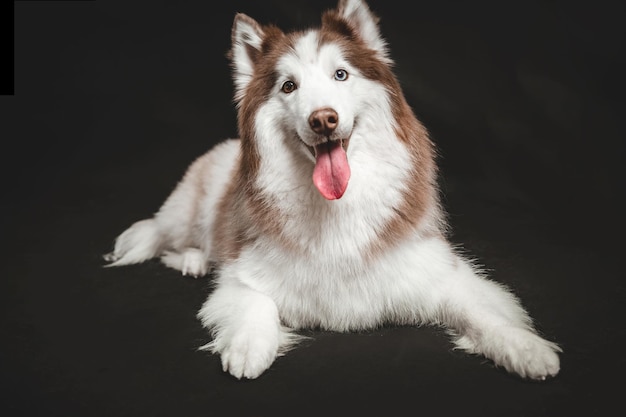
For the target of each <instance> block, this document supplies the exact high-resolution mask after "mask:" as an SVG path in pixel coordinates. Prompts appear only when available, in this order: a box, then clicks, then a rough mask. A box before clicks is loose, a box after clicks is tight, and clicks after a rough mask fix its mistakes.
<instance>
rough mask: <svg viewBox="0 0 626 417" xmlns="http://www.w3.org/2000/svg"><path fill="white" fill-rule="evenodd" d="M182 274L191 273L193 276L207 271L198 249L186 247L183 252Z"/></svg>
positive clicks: (202, 255)
mask: <svg viewBox="0 0 626 417" xmlns="http://www.w3.org/2000/svg"><path fill="white" fill-rule="evenodd" d="M182 273H183V275H191V276H192V277H194V278H198V277H201V276H203V275H206V273H207V262H206V259H205V256H204V253H202V251H201V250H199V249H187V250H186V251H185V252H184V253H183V267H182Z"/></svg>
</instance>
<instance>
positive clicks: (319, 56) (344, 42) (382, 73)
mask: <svg viewBox="0 0 626 417" xmlns="http://www.w3.org/2000/svg"><path fill="white" fill-rule="evenodd" d="M230 58H231V62H232V67H233V77H234V82H235V101H236V102H237V105H238V107H239V130H240V134H241V136H242V141H243V143H244V147H245V146H246V141H248V140H251V139H255V138H256V139H257V140H258V137H259V136H264V137H271V136H273V137H278V136H280V134H282V133H283V132H288V134H289V136H291V138H290V139H289V140H291V141H293V142H297V146H296V147H295V148H294V149H296V152H303V153H305V154H306V155H307V157H308V159H310V160H311V162H312V163H314V164H315V165H314V170H313V182H314V183H315V185H316V187H317V188H318V190H319V191H320V193H321V194H322V195H323V196H324V197H325V198H327V199H336V198H340V197H341V196H342V195H343V193H344V191H345V190H346V187H347V184H348V180H349V178H350V166H349V163H348V155H347V150H348V146H349V144H350V139H351V138H352V136H353V133H354V131H355V129H357V125H367V123H370V124H372V125H376V123H377V120H375V119H376V118H378V117H381V118H382V117H386V115H385V111H384V109H381V108H378V107H377V106H379V103H387V108H388V102H389V98H388V90H389V89H388V88H386V85H385V84H386V83H387V84H389V83H390V82H393V80H394V78H393V75H392V74H391V70H390V64H391V61H390V59H389V58H388V56H387V49H386V45H385V42H384V40H383V39H382V38H381V36H380V33H379V28H378V19H377V18H376V16H375V15H374V14H373V13H372V12H371V11H370V10H369V8H368V6H367V5H366V4H365V3H364V2H363V1H361V0H339V4H338V6H337V8H336V9H334V10H330V11H327V12H326V13H324V15H323V18H322V25H321V27H320V28H319V29H315V30H308V31H299V32H289V33H284V32H283V31H281V30H280V29H278V28H277V27H275V26H262V25H261V24H259V23H257V22H256V21H255V20H254V19H252V18H250V17H248V16H246V15H244V14H237V15H236V17H235V21H234V24H233V29H232V49H231V51H230ZM374 80H375V81H376V82H374ZM260 113H262V114H263V116H262V117H260V116H259V114H260ZM387 113H388V111H387ZM364 119H368V120H364ZM248 146H249V148H250V149H249V150H250V151H251V152H253V151H255V150H254V149H252V148H253V147H254V146H257V145H253V144H248ZM276 146H279V145H276ZM244 152H245V150H244Z"/></svg>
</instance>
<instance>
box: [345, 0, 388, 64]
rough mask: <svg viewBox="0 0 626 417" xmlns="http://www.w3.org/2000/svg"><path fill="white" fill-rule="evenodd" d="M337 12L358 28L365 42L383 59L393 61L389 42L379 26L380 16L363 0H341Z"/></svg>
mask: <svg viewBox="0 0 626 417" xmlns="http://www.w3.org/2000/svg"><path fill="white" fill-rule="evenodd" d="M337 12H338V14H339V16H340V17H342V18H343V19H344V20H346V21H347V22H348V23H349V24H350V25H351V26H352V27H353V28H354V29H355V30H356V32H357V34H358V35H359V36H360V37H361V39H363V41H365V44H366V45H367V46H368V47H369V48H370V49H373V50H374V51H376V52H377V54H378V57H379V58H380V59H381V60H383V61H384V62H387V63H391V60H390V59H389V57H388V51H387V43H386V42H385V40H384V39H383V38H382V36H381V35H380V30H379V28H378V17H377V16H376V15H374V13H372V12H371V10H370V9H369V7H368V6H367V4H366V3H365V2H364V1H363V0H339V4H338V6H337Z"/></svg>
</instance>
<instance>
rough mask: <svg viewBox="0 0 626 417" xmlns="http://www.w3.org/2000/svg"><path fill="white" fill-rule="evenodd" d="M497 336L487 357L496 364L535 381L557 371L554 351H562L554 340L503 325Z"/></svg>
mask: <svg viewBox="0 0 626 417" xmlns="http://www.w3.org/2000/svg"><path fill="white" fill-rule="evenodd" d="M500 337H501V339H500V340H499V343H496V344H495V347H496V349H494V352H493V357H491V359H492V360H493V361H494V362H495V363H496V365H500V366H503V367H504V368H505V369H506V370H507V371H509V372H512V373H516V374H518V375H519V376H521V377H522V378H529V379H535V380H545V379H546V378H548V377H552V376H555V375H556V374H558V373H559V369H560V361H559V356H558V354H557V352H562V350H561V348H560V347H558V346H557V345H556V344H555V343H552V342H549V341H547V340H545V339H542V338H541V337H540V336H538V335H537V334H535V333H533V332H531V331H528V330H524V329H518V328H503V329H501V333H500ZM488 356H492V355H488Z"/></svg>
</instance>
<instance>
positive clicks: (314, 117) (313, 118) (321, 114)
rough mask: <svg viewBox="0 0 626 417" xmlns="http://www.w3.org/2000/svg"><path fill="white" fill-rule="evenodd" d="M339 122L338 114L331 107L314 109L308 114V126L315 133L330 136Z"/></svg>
mask: <svg viewBox="0 0 626 417" xmlns="http://www.w3.org/2000/svg"><path fill="white" fill-rule="evenodd" d="M338 124H339V115H338V114H337V112H336V111H335V110H333V109H331V108H324V109H319V110H315V111H314V112H313V113H311V115H310V116H309V126H311V129H313V131H314V132H315V133H318V134H320V135H324V136H330V134H331V133H333V131H334V130H335V128H337V125H338Z"/></svg>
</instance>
